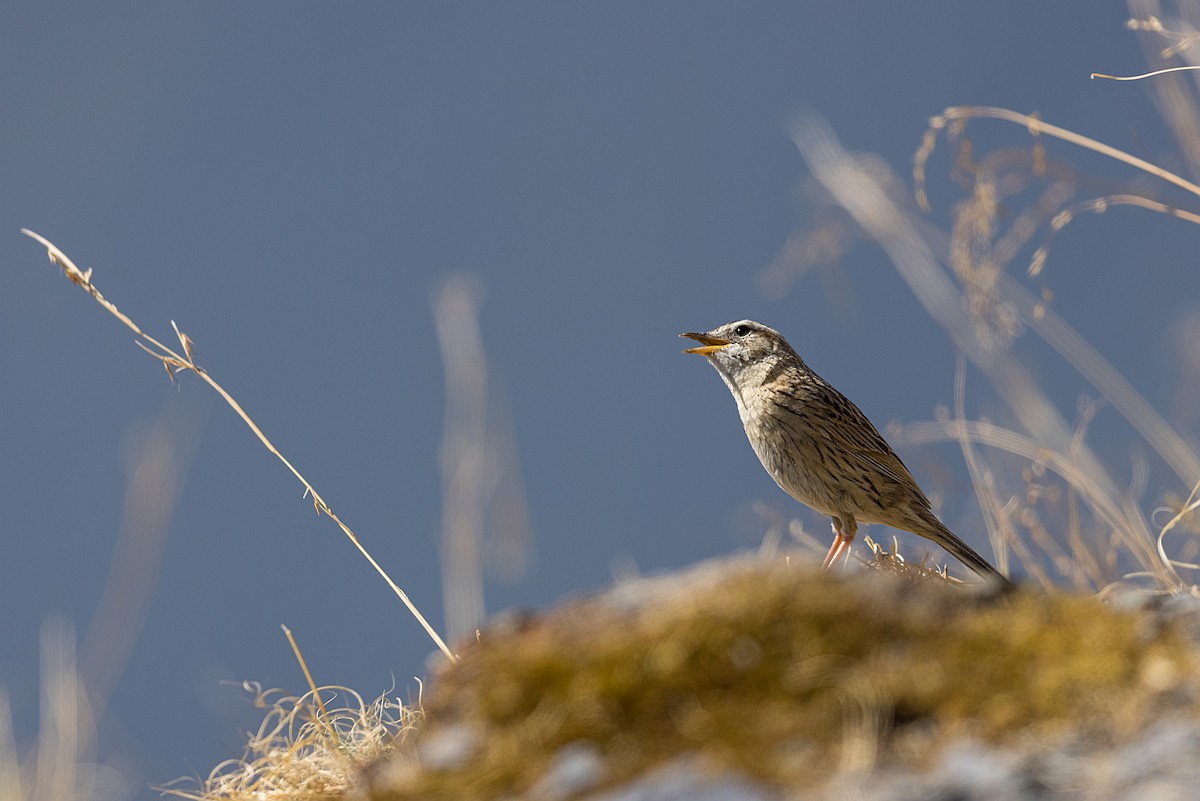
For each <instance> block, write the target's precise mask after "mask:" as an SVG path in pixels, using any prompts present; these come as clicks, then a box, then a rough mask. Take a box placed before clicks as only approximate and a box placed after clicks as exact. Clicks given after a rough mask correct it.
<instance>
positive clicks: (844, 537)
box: [821, 515, 858, 570]
mask: <svg viewBox="0 0 1200 801" xmlns="http://www.w3.org/2000/svg"><path fill="white" fill-rule="evenodd" d="M829 519H830V520H831V521H832V522H833V544H832V545H830V546H829V553H827V554H825V561H824V562H822V563H821V569H822V570H828V569H829V568H831V567H833V565H834V563H835V562H837V560H838V557H840V556H841V555H842V553H843V552H847V553H848V552H849V549H850V543H852V542H854V535H855V534H856V533H858V523H857V522H856V521H855V519H854V518H853V517H850V516H849V515H847V517H846V521H847V523H848V525H843V523H842V520H841V518H837V517H831V518H829Z"/></svg>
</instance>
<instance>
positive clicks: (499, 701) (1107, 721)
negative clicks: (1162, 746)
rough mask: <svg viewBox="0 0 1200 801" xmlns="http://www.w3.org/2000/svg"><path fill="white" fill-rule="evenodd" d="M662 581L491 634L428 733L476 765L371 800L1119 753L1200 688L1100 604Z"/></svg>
mask: <svg viewBox="0 0 1200 801" xmlns="http://www.w3.org/2000/svg"><path fill="white" fill-rule="evenodd" d="M664 581H665V586H664V587H661V588H657V589H651V590H649V591H647V592H646V597H645V598H644V599H643V600H642V601H641V603H639V604H636V605H629V606H625V605H623V604H618V603H616V602H614V601H613V600H611V599H606V598H604V597H601V598H597V599H592V600H587V601H582V602H576V603H572V604H568V605H566V606H564V607H562V608H560V609H558V610H556V611H554V612H551V613H548V614H547V615H545V616H544V617H542V618H540V619H537V620H536V621H534V622H533V623H532V624H529V625H525V626H523V627H516V626H514V627H511V628H510V629H509V630H504V629H497V630H492V631H485V632H484V634H483V637H482V638H481V640H480V642H479V643H478V644H472V645H471V646H470V647H469V648H467V649H465V650H464V651H463V652H462V654H461V656H462V659H461V661H460V662H459V663H458V664H456V665H453V666H449V667H447V668H446V669H445V670H443V671H442V672H441V674H440V675H439V676H437V678H436V681H435V683H434V685H433V687H432V690H431V693H430V694H429V695H428V696H427V697H426V714H427V719H426V721H427V722H426V729H425V731H424V732H423V734H422V737H423V738H429V737H434V736H437V733H438V732H439V730H440V731H445V727H447V726H450V725H455V726H458V727H460V729H461V727H462V726H464V725H465V726H467V727H469V728H470V729H471V730H472V731H474V732H476V733H477V735H478V737H477V738H476V741H477V743H478V748H477V750H476V751H475V753H473V754H472V755H471V757H470V758H469V759H467V760H465V762H464V763H463V764H462V765H461V766H457V767H455V768H454V769H447V770H430V769H424V770H416V771H411V772H408V773H406V774H405V778H404V779H403V781H397V782H393V783H392V784H391V785H389V787H388V789H386V790H384V789H380V790H378V791H377V792H376V794H375V797H376V798H380V799H382V798H389V799H402V798H420V799H440V798H446V799H451V798H453V799H456V800H457V799H476V798H478V799H483V798H493V797H499V796H501V795H506V794H510V793H513V792H515V791H520V790H521V789H524V788H528V787H529V786H531V785H532V784H533V783H534V782H535V781H536V780H537V779H538V777H540V776H541V775H542V774H543V773H544V771H545V770H546V768H547V766H548V764H549V762H550V760H551V759H552V757H553V756H554V754H555V752H556V751H557V750H558V749H559V748H560V747H562V746H564V745H566V744H568V743H572V742H577V741H586V742H589V743H591V744H592V745H593V746H594V747H595V748H596V749H598V750H599V752H600V753H601V754H603V755H604V756H606V759H605V762H606V765H607V769H608V773H607V775H606V776H605V781H606V783H615V782H619V781H621V780H623V779H626V778H629V777H631V776H635V775H637V774H639V773H641V772H643V771H645V770H647V769H648V768H651V767H653V766H655V765H656V764H659V763H661V762H663V761H665V760H668V759H670V758H673V757H675V756H678V755H679V754H682V753H699V754H702V755H704V756H705V757H706V758H707V759H709V760H711V761H713V762H714V763H716V764H719V765H723V766H728V767H733V768H735V769H737V770H740V771H743V772H745V773H747V774H749V775H752V776H755V777H757V778H759V779H762V780H765V781H768V782H772V783H778V784H781V785H796V784H803V783H805V782H810V781H814V780H816V779H818V778H819V776H818V775H817V771H816V770H815V766H818V765H823V764H825V765H827V764H831V762H830V761H831V760H833V761H834V762H833V763H834V764H836V763H837V762H838V761H842V762H845V761H846V760H853V759H861V758H862V753H866V758H868V759H870V758H879V759H889V758H894V757H895V754H894V753H893V751H892V746H893V745H894V744H895V743H897V742H899V741H900V740H902V739H903V737H901V735H903V734H904V733H905V732H906V731H912V730H914V729H917V728H919V729H920V730H921V731H923V732H925V734H924V735H923V736H926V737H932V738H933V744H934V745H935V746H936V744H937V742H938V741H939V740H944V739H950V738H956V737H961V736H962V735H964V734H971V735H973V736H977V737H982V738H986V739H990V740H1001V741H1003V740H1005V739H1008V738H1015V737H1029V736H1033V737H1051V736H1055V735H1057V734H1060V733H1064V732H1071V733H1074V734H1078V733H1079V732H1081V731H1082V732H1094V733H1095V734H1096V735H1097V736H1100V735H1101V733H1102V734H1103V736H1105V737H1111V738H1120V737H1122V736H1126V735H1128V734H1131V733H1132V732H1134V731H1136V730H1137V728H1138V727H1139V726H1140V725H1141V724H1142V723H1144V722H1146V721H1147V720H1149V719H1152V718H1153V717H1154V716H1155V715H1157V714H1159V713H1161V712H1162V711H1163V708H1164V707H1165V706H1166V703H1167V702H1166V700H1165V699H1164V688H1163V686H1162V682H1161V681H1154V682H1151V681H1147V680H1146V676H1147V675H1150V674H1151V673H1153V674H1154V675H1156V676H1159V677H1161V676H1162V675H1164V674H1166V675H1174V676H1176V677H1180V678H1186V679H1187V680H1188V681H1191V679H1192V677H1193V675H1194V672H1195V671H1194V663H1193V658H1192V655H1191V651H1190V649H1189V648H1188V646H1187V644H1186V643H1185V641H1184V639H1183V638H1182V637H1181V636H1179V635H1177V634H1175V633H1173V632H1172V631H1169V630H1166V631H1157V632H1156V633H1154V634H1153V635H1148V634H1145V633H1143V629H1142V627H1139V626H1138V620H1137V619H1136V618H1135V617H1133V616H1131V615H1122V614H1118V613H1116V612H1114V611H1113V610H1111V609H1109V608H1107V607H1105V606H1103V605H1102V604H1100V603H1098V602H1097V601H1096V600H1094V599H1093V598H1087V597H1068V596H1049V597H1047V596H1045V595H1041V594H1036V593H1033V592H1029V591H1020V592H1017V593H1015V594H1012V595H1009V596H1007V597H1004V598H1001V599H991V600H980V599H977V598H975V597H974V596H973V595H972V593H971V591H969V590H966V589H964V588H961V587H955V586H953V585H950V584H949V583H947V582H941V583H940V585H938V584H937V583H934V582H921V583H919V584H918V583H914V582H912V581H902V580H896V579H893V578H890V577H888V576H883V575H880V574H865V575H860V576H857V577H855V578H852V579H840V578H836V577H832V576H829V575H825V574H812V573H809V572H807V571H801V570H792V569H788V568H786V567H784V566H781V565H766V564H762V563H757V562H751V563H746V562H740V563H729V564H725V565H722V566H719V567H716V568H713V567H709V568H705V569H702V570H699V571H695V572H693V573H692V574H689V575H685V576H682V577H676V578H673V579H668V580H664ZM914 724H919V726H916V725H914ZM418 739H420V738H418ZM863 749H866V750H865V752H864V751H863ZM934 751H936V748H933V749H932V750H931V753H932V752H934ZM856 754H858V756H856ZM872 755H874V757H872Z"/></svg>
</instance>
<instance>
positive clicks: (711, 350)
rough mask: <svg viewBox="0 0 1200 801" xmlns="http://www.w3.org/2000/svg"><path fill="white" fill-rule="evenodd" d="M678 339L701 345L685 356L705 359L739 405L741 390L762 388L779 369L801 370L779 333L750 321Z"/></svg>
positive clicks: (796, 359)
mask: <svg viewBox="0 0 1200 801" xmlns="http://www.w3.org/2000/svg"><path fill="white" fill-rule="evenodd" d="M679 336H681V337H687V338H689V339H694V340H696V341H697V342H699V343H700V346H699V347H696V348H688V349H687V350H685V351H684V353H695V354H697V355H699V356H704V357H706V358H707V359H708V360H709V361H710V362H711V363H712V366H713V367H715V368H717V372H718V373H720V374H721V377H722V378H723V379H725V383H726V384H728V385H729V389H730V391H732V392H733V394H734V397H735V398H738V402H739V405H740V404H741V401H742V397H741V393H742V391H743V390H747V389H750V388H752V387H755V386H758V385H761V384H762V383H763V382H764V381H766V380H768V379H769V377H770V376H771V375H772V374H774V373H775V371H776V370H777V369H778V368H779V367H781V366H782V367H791V366H801V367H802V366H803V362H801V361H800V357H799V356H797V355H796V352H795V351H794V350H792V346H791V345H789V344H788V342H787V340H786V339H784V338H783V336H782V335H781V334H780V333H779V332H778V331H776V330H775V329H773V328H768V327H767V326H765V325H763V324H762V323H756V322H754V321H753V320H739V321H737V322H736V323H726V324H725V325H722V326H719V327H717V328H714V329H713V330H711V331H706V332H704V333H699V332H695V331H693V332H690V333H687V334H680V335H679Z"/></svg>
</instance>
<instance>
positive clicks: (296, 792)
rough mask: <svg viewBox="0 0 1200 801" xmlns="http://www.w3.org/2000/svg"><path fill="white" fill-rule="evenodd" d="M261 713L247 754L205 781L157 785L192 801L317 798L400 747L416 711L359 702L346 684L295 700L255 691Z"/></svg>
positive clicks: (337, 791)
mask: <svg viewBox="0 0 1200 801" xmlns="http://www.w3.org/2000/svg"><path fill="white" fill-rule="evenodd" d="M246 688H247V689H248V690H251V691H254V692H255V706H257V707H258V708H261V709H265V710H266V713H265V714H264V717H263V722H262V725H261V726H260V727H259V729H258V731H257V732H256V733H254V734H252V735H250V737H249V740H248V742H247V744H246V753H245V754H244V755H243V756H242V758H241V759H231V760H227V761H225V762H222V763H221V764H220V765H217V766H216V767H215V768H213V770H212V772H211V773H210V774H209V775H208V776H207V777H206V778H204V779H199V778H195V779H180V780H176V781H175V782H172V783H171V784H169V785H166V786H163V787H160V788H158V789H159V790H161V791H162V792H163V793H164V794H165V795H172V796H176V797H179V798H186V799H191V801H202V800H203V801H217V800H218V799H219V800H220V801H323V800H324V799H331V798H339V797H342V796H344V795H346V794H347V793H350V792H351V791H353V790H355V789H356V788H359V787H360V786H361V784H362V782H363V779H364V772H365V771H366V770H367V769H368V768H369V767H370V766H371V765H372V764H374V763H375V762H377V761H378V760H379V759H381V758H382V757H384V756H386V755H387V754H389V753H391V752H392V751H393V750H394V749H396V748H398V747H399V746H401V745H402V744H403V743H404V741H405V739H406V738H407V737H408V735H409V734H410V733H411V732H412V731H413V729H414V727H415V726H416V724H417V721H418V720H419V719H420V716H421V713H420V712H419V711H417V710H414V709H412V708H410V707H406V706H404V705H403V704H402V703H400V702H399V701H397V700H395V699H391V698H389V697H387V696H386V695H383V696H380V697H379V698H376V699H375V700H374V701H371V702H369V703H368V702H366V701H364V700H363V698H362V696H360V695H359V694H358V693H356V692H355V691H354V690H351V689H350V688H348V687H336V686H330V687H319V688H316V689H314V690H311V691H310V692H308V693H305V694H304V695H301V696H291V695H285V694H284V693H283V691H282V690H277V689H272V690H256V689H255V688H254V687H253V685H246Z"/></svg>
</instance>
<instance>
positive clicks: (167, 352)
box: [21, 228, 456, 661]
mask: <svg viewBox="0 0 1200 801" xmlns="http://www.w3.org/2000/svg"><path fill="white" fill-rule="evenodd" d="M21 233H23V234H25V235H26V236H29V237H31V238H32V239H35V240H37V241H38V242H40V243H41V244H42V245H43V246H44V247H45V248H46V251H47V252H48V253H49V255H50V261H51V262H52V263H54V264H57V265H58V266H59V267H61V268H62V270H63V272H64V273H66V276H67V278H68V279H70V281H71V283H73V284H75V285H76V286H79V287H80V288H82V289H83V290H84V291H85V292H87V293H88V294H89V295H91V296H92V297H93V298H94V299H95V300H96V302H97V303H99V304H100V305H101V306H103V307H104V308H105V309H106V310H107V311H108V312H109V313H110V314H112V315H113V316H114V317H116V318H117V319H118V320H120V321H121V322H122V323H124V324H125V325H126V326H127V327H128V328H129V329H130V330H131V331H133V332H134V333H135V334H137V336H138V339H137V345H138V347H140V348H141V349H142V350H144V351H146V352H147V353H149V354H150V355H151V356H153V357H154V358H156V359H158V360H159V361H160V362H161V363H162V365H163V367H165V368H166V370H167V375H169V376H170V377H171V380H174V379H175V376H176V375H178V374H179V373H180V372H183V371H185V370H190V371H191V372H193V373H195V374H196V376H197V377H198V378H199V379H200V380H202V381H204V383H206V384H208V385H209V386H210V387H212V388H213V390H215V391H216V393H217V394H218V395H220V396H221V397H222V398H224V399H225V402H226V403H227V404H229V407H230V408H231V409H233V410H234V411H235V412H237V415H238V417H240V418H242V421H243V422H244V423H245V424H246V425H247V426H249V427H250V430H251V431H253V432H254V435H255V436H257V437H258V439H259V441H260V442H262V444H263V447H265V448H266V449H267V450H268V451H270V452H271V453H273V454H274V455H275V456H276V458H278V459H279V461H281V462H283V464H284V465H285V466H286V467H287V469H288V470H290V471H291V472H292V475H294V476H295V477H296V478H297V480H299V481H300V483H301V484H303V485H304V491H305V495H306V496H308V495H311V496H312V499H313V506H314V507H315V508H316V510H317V514H322V513H324V514H326V515H328V516H329V518H330V519H331V520H333V522H334V523H336V524H337V526H338V528H340V529H341V530H342V533H343V534H345V535H346V536H347V537H348V538H349V539H350V542H352V543H353V544H354V547H355V548H357V549H358V551H359V553H361V554H362V555H363V557H364V558H365V559H366V560H367V561H368V562H369V563H370V565H371V567H373V568H375V572H377V573H378V574H379V575H380V576H381V577H382V578H383V580H384V581H386V582H387V585H388V586H389V587H391V589H392V592H394V593H395V594H396V596H397V597H398V598H399V599H400V600H401V601H402V602H403V603H404V605H405V606H406V607H407V608H408V611H409V612H411V613H412V615H413V617H415V618H416V619H417V622H418V623H420V624H421V626H422V628H424V629H425V632H426V633H427V634H428V635H429V636H430V637H431V638H432V639H433V641H434V643H436V644H437V646H438V648H440V649H441V651H442V653H444V654H445V655H446V657H447V658H448V659H450V660H452V661H453V660H454V659H455V658H456V657H455V656H454V654H453V653H452V652H451V651H450V649H449V647H447V645H446V643H445V641H444V640H443V639H442V638H441V636H440V635H439V634H438V633H437V631H436V630H435V629H434V628H433V626H432V625H430V623H429V621H428V620H426V619H425V616H424V615H422V614H421V612H420V610H419V609H417V607H416V605H415V604H414V603H413V602H412V600H410V599H409V597H408V595H407V594H405V592H404V591H403V590H401V589H400V587H399V586H398V585H397V584H396V582H394V581H392V578H391V576H389V575H388V574H387V572H386V571H385V570H384V569H383V567H381V566H380V564H379V563H378V562H376V561H375V558H374V557H373V556H371V554H370V553H368V552H367V549H366V548H364V547H363V545H362V543H360V542H359V541H358V537H357V536H355V534H354V532H353V531H351V530H350V528H349V527H348V526H347V525H346V524H345V523H343V522H342V521H341V518H339V517H338V516H337V515H336V514H334V512H333V510H332V509H331V508H329V504H327V503H326V502H325V499H324V498H322V497H321V496H320V495H319V494H318V493H317V490H316V488H314V487H313V485H312V484H310V483H309V482H308V480H307V479H306V478H305V477H304V476H302V475H301V474H300V471H298V470H297V469H296V468H295V467H293V466H292V463H291V462H289V461H288V460H287V459H286V458H285V457H284V455H283V454H282V453H280V452H279V450H278V449H277V448H276V447H275V446H274V445H273V444H272V443H271V441H270V440H269V439H267V435H266V434H264V433H263V431H262V429H261V428H259V427H258V425H257V424H256V423H255V422H254V421H253V420H252V419H251V418H250V415H249V414H247V413H246V410H245V409H243V408H242V407H241V404H239V403H238V402H237V401H236V400H234V399H233V396H232V395H230V394H229V393H228V392H226V391H225V388H224V387H222V386H221V385H220V384H218V383H217V382H216V380H215V379H213V377H212V376H210V375H209V374H208V373H207V372H206V371H205V370H204V369H203V368H202V367H200V366H199V365H197V364H196V362H195V357H194V353H193V349H192V341H191V338H190V337H188V335H187V334H185V333H183V332H182V331H180V330H179V326H177V325H176V324H175V322H174V321H172V322H171V327H172V328H174V329H175V336H176V337H177V338H178V339H179V343H180V347H181V348H182V350H183V353H182V354H180V353H178V352H176V351H174V350H172V349H171V348H169V347H167V346H166V345H164V344H163V343H162V342H159V341H158V340H157V339H155V338H154V337H152V336H150V335H149V334H147V333H146V332H145V331H143V330H142V329H141V328H139V327H138V325H137V324H136V323H134V322H133V320H131V319H130V318H129V317H127V316H125V315H124V314H123V313H121V312H120V311H119V310H118V309H117V307H116V305H115V304H113V302H112V301H110V300H108V299H107V298H105V297H104V295H102V294H100V290H98V289H97V288H96V287H95V285H93V284H92V271H91V270H90V269H89V270H87V271H86V272H84V271H83V270H80V269H79V268H78V267H76V266H75V263H74V262H73V261H71V260H70V259H69V258H67V255H66V254H65V253H63V252H62V251H61V250H59V249H58V247H57V246H56V245H55V244H54V243H53V242H51V241H50V240H48V239H46V238H45V237H43V236H41V235H40V234H37V233H34V232H33V231H30V230H28V229H25V228H22V229H21Z"/></svg>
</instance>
